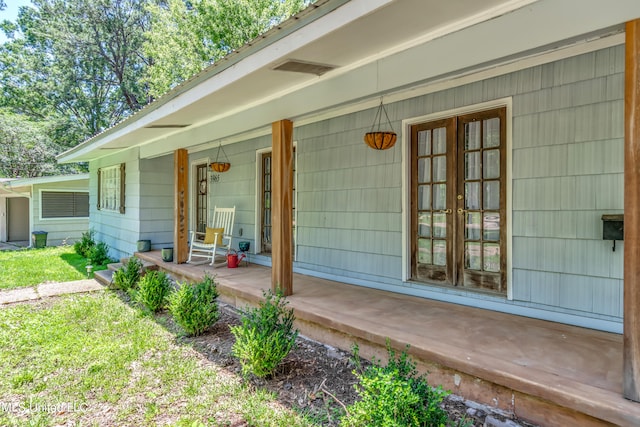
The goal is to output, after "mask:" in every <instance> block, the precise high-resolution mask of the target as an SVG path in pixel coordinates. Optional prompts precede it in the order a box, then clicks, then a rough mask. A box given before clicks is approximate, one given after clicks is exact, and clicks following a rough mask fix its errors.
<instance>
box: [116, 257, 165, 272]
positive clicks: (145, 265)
mask: <svg viewBox="0 0 640 427" xmlns="http://www.w3.org/2000/svg"><path fill="white" fill-rule="evenodd" d="M141 261H142V270H144V271H148V270H157V269H158V266H157V265H156V264H155V263H153V262H150V261H145V260H141ZM127 262H129V258H122V259H121V260H120V262H114V263H111V264H107V268H108V269H109V270H111V271H116V270H119V269H120V268H121V267H122V266H123V265H124V264H126V263H127Z"/></svg>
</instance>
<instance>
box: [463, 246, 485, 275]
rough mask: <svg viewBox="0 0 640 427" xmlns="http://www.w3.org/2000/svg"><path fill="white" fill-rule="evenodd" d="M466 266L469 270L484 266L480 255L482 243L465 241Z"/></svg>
mask: <svg viewBox="0 0 640 427" xmlns="http://www.w3.org/2000/svg"><path fill="white" fill-rule="evenodd" d="M464 267H465V268H466V269H468V270H480V269H481V268H482V257H481V256H480V243H477V242H465V244H464Z"/></svg>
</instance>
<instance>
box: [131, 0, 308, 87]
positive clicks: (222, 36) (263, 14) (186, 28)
mask: <svg viewBox="0 0 640 427" xmlns="http://www.w3.org/2000/svg"><path fill="white" fill-rule="evenodd" d="M309 3H310V1H309V0H235V1H222V0H193V1H186V0H167V1H166V2H159V3H156V4H153V5H150V6H149V7H148V10H149V12H150V13H151V22H152V25H151V28H150V29H149V31H147V32H146V33H145V38H146V42H145V43H144V52H145V54H146V55H147V56H148V57H149V58H152V64H151V66H150V67H148V68H147V69H146V73H145V78H144V80H145V82H146V83H147V84H148V86H149V90H150V93H151V94H152V95H153V96H155V97H158V96H160V95H162V94H164V93H166V92H167V91H168V90H169V89H171V88H172V87H173V86H175V85H176V84H178V83H180V82H182V81H184V80H186V79H188V78H189V77H191V76H193V75H194V74H196V73H197V72H199V71H201V70H203V69H204V68H205V67H207V66H208V65H210V64H212V63H213V62H215V61H217V60H218V59H220V58H223V57H224V56H225V55H227V54H229V53H230V52H232V51H233V50H234V49H238V48H239V47H241V46H243V45H244V44H245V43H247V42H249V41H250V40H253V39H254V38H256V37H258V36H259V35H260V34H262V33H264V32H265V31H267V30H268V29H269V28H271V27H273V26H274V25H276V24H278V23H279V22H282V21H283V20H285V19H287V18H288V17H290V16H291V15H293V14H295V13H297V12H298V11H300V10H301V9H302V8H303V7H304V6H306V5H308V4H309Z"/></svg>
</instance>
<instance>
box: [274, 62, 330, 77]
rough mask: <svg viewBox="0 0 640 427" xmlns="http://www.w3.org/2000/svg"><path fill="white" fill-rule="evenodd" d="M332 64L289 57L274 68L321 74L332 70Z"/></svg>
mask: <svg viewBox="0 0 640 427" xmlns="http://www.w3.org/2000/svg"><path fill="white" fill-rule="evenodd" d="M334 68H336V67H334V66H333V65H326V64H315V63H313V62H305V61H298V60H295V59H291V60H289V61H287V62H285V63H283V64H280V65H278V66H277V67H275V68H274V70H278V71H292V72H294V73H307V74H315V75H316V76H321V75H323V74H324V73H326V72H328V71H331V70H333V69H334Z"/></svg>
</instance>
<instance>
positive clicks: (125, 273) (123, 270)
mask: <svg viewBox="0 0 640 427" xmlns="http://www.w3.org/2000/svg"><path fill="white" fill-rule="evenodd" d="M141 273H142V261H140V260H139V259H138V258H136V257H131V258H129V261H127V262H126V263H124V264H123V266H122V267H120V268H119V269H118V270H116V271H115V272H114V273H113V284H114V285H115V286H116V287H117V288H120V289H122V290H125V291H127V290H129V289H131V288H134V287H135V286H136V285H137V284H138V282H139V281H140V274H141Z"/></svg>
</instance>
